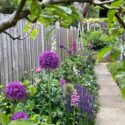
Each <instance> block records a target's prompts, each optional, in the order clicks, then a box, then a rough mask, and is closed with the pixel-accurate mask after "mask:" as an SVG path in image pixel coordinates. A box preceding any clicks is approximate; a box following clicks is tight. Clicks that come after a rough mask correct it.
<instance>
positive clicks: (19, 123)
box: [8, 120, 35, 125]
mask: <svg viewBox="0 0 125 125" xmlns="http://www.w3.org/2000/svg"><path fill="white" fill-rule="evenodd" d="M8 125H35V124H34V123H33V122H31V121H24V120H20V121H12V122H10V123H9V124H8Z"/></svg>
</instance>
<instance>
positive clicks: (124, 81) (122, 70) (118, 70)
mask: <svg viewBox="0 0 125 125" xmlns="http://www.w3.org/2000/svg"><path fill="white" fill-rule="evenodd" d="M108 68H109V71H110V72H111V73H112V75H113V78H114V80H115V81H116V82H117V84H118V85H119V87H120V89H121V93H122V97H123V99H125V61H122V62H114V63H110V64H108Z"/></svg>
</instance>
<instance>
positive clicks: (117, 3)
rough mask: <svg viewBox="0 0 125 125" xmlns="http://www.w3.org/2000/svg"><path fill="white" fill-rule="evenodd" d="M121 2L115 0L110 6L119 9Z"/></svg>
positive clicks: (121, 0) (122, 0)
mask: <svg viewBox="0 0 125 125" xmlns="http://www.w3.org/2000/svg"><path fill="white" fill-rule="evenodd" d="M123 2H124V0H116V1H115V2H113V3H112V4H111V7H119V6H120V5H121V4H122V3H123Z"/></svg>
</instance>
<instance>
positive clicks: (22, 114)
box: [10, 112, 29, 120]
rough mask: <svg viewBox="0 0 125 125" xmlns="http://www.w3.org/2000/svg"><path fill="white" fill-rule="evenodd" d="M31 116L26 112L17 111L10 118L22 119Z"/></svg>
mask: <svg viewBox="0 0 125 125" xmlns="http://www.w3.org/2000/svg"><path fill="white" fill-rule="evenodd" d="M28 118H29V116H28V115H27V114H26V113H25V112H16V113H14V114H13V115H12V116H11V118H10V120H20V119H28Z"/></svg>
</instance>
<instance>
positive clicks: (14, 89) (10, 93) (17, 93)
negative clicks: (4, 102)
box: [5, 81, 26, 100]
mask: <svg viewBox="0 0 125 125" xmlns="http://www.w3.org/2000/svg"><path fill="white" fill-rule="evenodd" d="M5 94H6V97H7V98H8V99H12V100H23V99H24V98H25V97H26V88H25V86H24V85H23V84H22V83H20V82H16V81H15V82H10V83H8V85H7V87H6V88H5Z"/></svg>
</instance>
